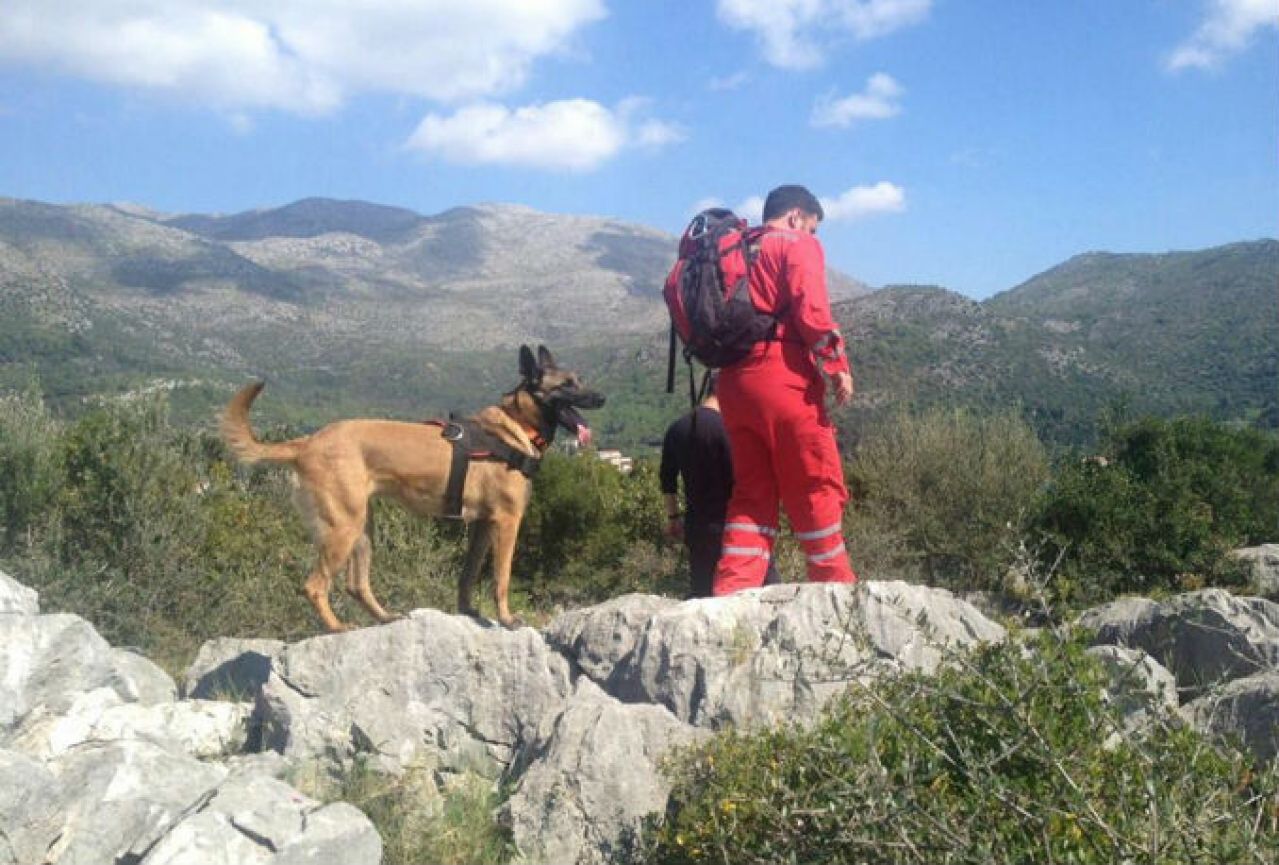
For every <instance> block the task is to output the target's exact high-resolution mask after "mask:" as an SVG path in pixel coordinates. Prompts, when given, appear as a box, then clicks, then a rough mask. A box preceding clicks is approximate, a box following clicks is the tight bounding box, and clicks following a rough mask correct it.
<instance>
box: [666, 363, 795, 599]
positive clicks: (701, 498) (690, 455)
mask: <svg viewBox="0 0 1279 865" xmlns="http://www.w3.org/2000/svg"><path fill="white" fill-rule="evenodd" d="M707 387H708V395H707V396H706V398H705V399H704V400H703V401H702V403H701V404H700V405H699V406H698V407H697V408H696V409H694V410H693V411H691V412H689V413H688V414H686V415H684V416H683V417H681V418H679V419H678V420H677V421H675V422H674V423H673V424H671V425H670V427H668V428H667V430H666V436H665V438H664V439H663V440H662V464H661V468H660V470H659V477H660V480H661V487H662V498H663V500H664V502H665V505H666V517H667V519H666V535H667V537H670V538H681V537H682V538H683V541H684V545H685V547H686V548H687V550H688V563H689V570H690V572H691V579H690V582H689V592H688V597H690V598H709V597H710V596H711V588H712V585H711V580H712V578H713V577H714V575H715V565H716V564H717V563H718V562H719V557H720V548H721V546H722V542H723V535H724V514H725V512H726V511H727V509H728V500H729V497H730V496H731V495H732V492H733V456H732V452H731V450H730V449H729V444H728V435H727V434H726V433H725V432H724V422H723V420H722V419H721V418H720V414H719V400H718V398H717V397H716V396H715V377H714V375H713V374H712V376H711V378H710V380H709V382H708V385H707ZM681 479H682V481H683V487H684V508H683V509H682V510H681V508H680V500H679V495H678V488H679V485H680V484H679V482H680V480H681ZM777 582H780V579H779V578H778V575H777V570H776V568H773V567H770V568H769V572H768V577H767V579H766V580H765V583H766V584H767V585H772V584H774V583H777Z"/></svg>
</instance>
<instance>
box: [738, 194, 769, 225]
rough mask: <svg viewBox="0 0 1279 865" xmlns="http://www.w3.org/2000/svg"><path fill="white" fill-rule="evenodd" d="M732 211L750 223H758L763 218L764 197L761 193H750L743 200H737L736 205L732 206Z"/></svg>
mask: <svg viewBox="0 0 1279 865" xmlns="http://www.w3.org/2000/svg"><path fill="white" fill-rule="evenodd" d="M733 212H734V213H736V214H737V215H738V216H740V217H742V218H743V219H745V220H746V221H747V222H749V223H750V224H751V225H758V224H759V223H760V221H761V220H763V218H764V197H763V196H762V195H752V196H751V197H750V198H748V199H746V200H745V201H739V202H738V203H737V206H736V207H734V208H733Z"/></svg>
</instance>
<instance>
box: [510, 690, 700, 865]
mask: <svg viewBox="0 0 1279 865" xmlns="http://www.w3.org/2000/svg"><path fill="white" fill-rule="evenodd" d="M704 735H706V734H705V731H701V730H698V729H697V728H694V727H691V726H689V725H687V724H684V723H683V722H681V721H679V720H678V719H677V718H675V716H674V715H672V714H671V713H670V712H668V711H666V710H665V709H663V708H661V707H660V706H647V705H628V704H625V703H621V702H618V701H617V700H615V699H613V698H612V697H610V696H609V695H608V694H606V693H604V692H603V691H602V690H601V689H600V688H599V687H598V686H596V685H595V684H594V683H593V682H591V681H590V680H589V679H585V678H583V679H581V680H579V683H578V687H577V690H576V691H575V692H574V694H573V696H572V697H571V699H570V700H569V702H568V705H567V707H566V708H565V710H564V711H563V713H561V714H560V715H559V716H557V717H556V718H554V719H548V721H547V722H546V723H544V724H543V725H542V726H541V728H540V729H539V730H538V735H537V737H536V738H535V739H533V740H531V741H530V742H528V743H527V744H526V745H525V746H524V747H523V748H522V749H521V751H520V753H519V754H518V755H517V759H516V760H515V762H514V764H513V770H512V774H513V775H514V776H515V778H516V780H515V782H514V785H513V790H512V793H511V796H510V798H509V800H508V801H507V803H506V804H505V806H504V807H503V813H502V818H503V820H504V822H505V823H506V824H507V825H508V826H509V827H510V829H511V833H512V837H513V838H514V841H515V844H516V846H517V847H518V848H519V850H520V852H521V855H522V857H523V859H524V861H528V862H557V863H566V865H568V863H573V865H587V863H601V865H602V863H616V862H631V861H639V859H638V854H639V850H638V849H637V846H636V840H637V838H638V835H639V830H640V828H641V825H642V823H643V820H644V818H645V817H647V816H649V815H650V814H654V813H659V812H661V811H663V810H664V809H665V807H666V803H667V799H668V798H669V796H670V784H669V783H668V782H667V781H666V780H665V778H664V777H663V776H662V774H661V773H660V771H659V770H658V761H659V760H660V759H661V758H662V757H663V756H664V755H665V754H667V753H669V752H670V750H671V749H672V748H674V747H676V746H679V745H685V744H688V743H691V742H693V741H694V740H695V739H697V738H700V737H702V736H704Z"/></svg>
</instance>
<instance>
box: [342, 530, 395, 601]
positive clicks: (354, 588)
mask: <svg viewBox="0 0 1279 865" xmlns="http://www.w3.org/2000/svg"><path fill="white" fill-rule="evenodd" d="M372 567H373V542H372V541H370V540H369V533H368V532H367V531H366V532H365V533H364V534H362V535H360V539H359V540H358V541H356V542H355V549H353V550H352V551H351V559H350V561H348V562H347V565H346V593H347V594H348V595H350V596H351V597H353V598H355V599H356V600H357V601H359V602H360V606H362V607H364V609H366V610H368V611H369V615H370V616H372V617H373V618H375V619H377V620H378V621H379V622H381V623H382V624H386V623H387V622H393V621H395V620H396V619H398V618H400V617H399V616H397V615H395V614H394V613H388V612H387V611H386V610H385V609H384V608H383V607H382V605H381V604H380V603H378V599H377V596H376V595H374V594H373V586H372V585H371V584H370V582H369V572H370V570H371V569H372Z"/></svg>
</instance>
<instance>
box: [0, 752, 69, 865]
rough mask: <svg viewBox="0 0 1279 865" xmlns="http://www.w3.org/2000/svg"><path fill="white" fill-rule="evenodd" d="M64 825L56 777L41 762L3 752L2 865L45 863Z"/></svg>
mask: <svg viewBox="0 0 1279 865" xmlns="http://www.w3.org/2000/svg"><path fill="white" fill-rule="evenodd" d="M63 823H64V810H63V805H62V792H61V786H60V784H59V783H58V779H57V778H56V777H54V774H53V773H52V772H51V771H49V769H48V767H46V766H45V764H44V763H43V762H41V761H40V760H36V759H34V758H32V757H28V756H27V755H26V754H22V753H19V752H17V751H7V750H4V749H0V865H31V863H39V862H44V861H45V858H44V857H45V852H46V851H47V850H48V849H49V847H50V846H51V845H53V843H54V842H55V841H56V840H57V839H58V837H59V836H60V835H61V833H62V826H63Z"/></svg>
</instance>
